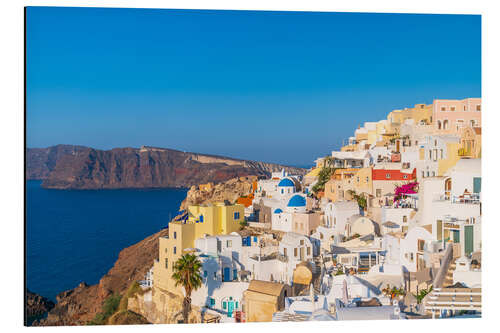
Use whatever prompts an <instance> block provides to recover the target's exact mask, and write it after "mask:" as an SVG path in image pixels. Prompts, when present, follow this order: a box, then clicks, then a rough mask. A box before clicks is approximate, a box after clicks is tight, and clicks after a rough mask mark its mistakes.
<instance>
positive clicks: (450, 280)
mask: <svg viewBox="0 0 500 333" xmlns="http://www.w3.org/2000/svg"><path fill="white" fill-rule="evenodd" d="M455 260H456V259H453V261H452V262H451V263H450V266H448V271H447V272H446V276H445V278H444V281H443V288H446V287H449V286H451V285H453V272H454V271H455V268H456V267H457V265H456V263H455Z"/></svg>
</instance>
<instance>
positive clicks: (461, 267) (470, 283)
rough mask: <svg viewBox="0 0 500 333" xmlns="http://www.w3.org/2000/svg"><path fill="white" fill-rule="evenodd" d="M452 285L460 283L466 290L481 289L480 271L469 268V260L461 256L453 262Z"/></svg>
mask: <svg viewBox="0 0 500 333" xmlns="http://www.w3.org/2000/svg"><path fill="white" fill-rule="evenodd" d="M455 265H456V267H455V270H454V271H453V284H455V283H457V282H460V283H461V284H463V285H464V286H465V287H467V288H481V285H482V284H481V269H480V268H472V267H471V259H469V258H467V257H465V256H462V257H460V258H458V259H457V260H456V261H455Z"/></svg>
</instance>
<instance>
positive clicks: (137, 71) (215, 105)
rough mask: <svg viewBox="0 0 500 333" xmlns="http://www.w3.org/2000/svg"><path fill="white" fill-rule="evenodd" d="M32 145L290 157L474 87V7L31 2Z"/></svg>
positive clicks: (477, 76)
mask: <svg viewBox="0 0 500 333" xmlns="http://www.w3.org/2000/svg"><path fill="white" fill-rule="evenodd" d="M26 43H27V146H28V147H47V146H50V145H55V144H59V143H64V144H77V145H85V146H91V147H95V148H100V149H110V148H114V147H139V146H141V145H151V146H160V147H169V148H176V149H180V150H187V151H194V152H202V153H212V154H220V155H226V156H233V157H240V158H245V159H253V160H262V161H269V162H279V163H286V164H293V165H305V164H310V163H312V160H313V159H314V158H315V157H318V156H323V155H325V154H327V153H328V152H329V151H331V150H332V149H335V148H338V147H339V145H340V144H341V142H342V139H344V138H347V137H349V136H350V135H352V133H353V131H354V129H355V128H356V127H357V125H358V124H361V123H362V122H364V121H377V120H380V119H383V118H385V117H386V114H387V113H388V112H390V111H391V110H392V109H396V108H403V107H408V106H413V105H414V104H416V103H422V102H423V103H432V100H433V99H434V98H466V97H480V96H481V18H480V16H473V15H465V16H464V15H404V14H357V13H305V12H255V11H191V10H147V9H97V8H57V7H53V8H50V7H30V8H28V10H27V40H26Z"/></svg>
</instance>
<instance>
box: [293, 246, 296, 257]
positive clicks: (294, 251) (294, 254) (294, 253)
mask: <svg viewBox="0 0 500 333" xmlns="http://www.w3.org/2000/svg"><path fill="white" fill-rule="evenodd" d="M293 256H294V257H296V256H297V248H295V249H293Z"/></svg>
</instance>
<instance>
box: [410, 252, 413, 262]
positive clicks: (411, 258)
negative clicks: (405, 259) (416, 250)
mask: <svg viewBox="0 0 500 333" xmlns="http://www.w3.org/2000/svg"><path fill="white" fill-rule="evenodd" d="M410 261H411V262H413V252H410Z"/></svg>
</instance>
